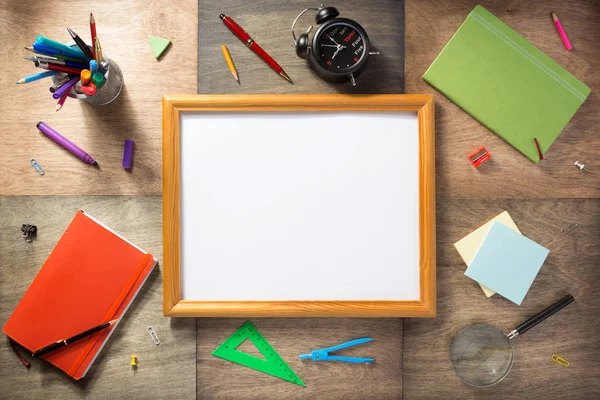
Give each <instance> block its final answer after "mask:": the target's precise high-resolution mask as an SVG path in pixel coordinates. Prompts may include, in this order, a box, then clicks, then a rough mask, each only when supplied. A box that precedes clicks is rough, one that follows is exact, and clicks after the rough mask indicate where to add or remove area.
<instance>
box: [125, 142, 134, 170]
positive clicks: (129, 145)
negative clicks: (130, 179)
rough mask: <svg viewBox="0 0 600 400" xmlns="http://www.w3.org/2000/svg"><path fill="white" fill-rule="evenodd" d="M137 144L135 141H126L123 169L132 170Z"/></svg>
mask: <svg viewBox="0 0 600 400" xmlns="http://www.w3.org/2000/svg"><path fill="white" fill-rule="evenodd" d="M134 146H135V142H134V141H133V140H126V141H125V150H124V151H123V168H125V169H131V165H132V163H133V147H134Z"/></svg>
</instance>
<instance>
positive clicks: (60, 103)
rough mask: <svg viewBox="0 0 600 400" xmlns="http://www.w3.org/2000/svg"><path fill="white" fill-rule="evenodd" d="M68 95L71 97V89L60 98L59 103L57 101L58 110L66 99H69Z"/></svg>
mask: <svg viewBox="0 0 600 400" xmlns="http://www.w3.org/2000/svg"><path fill="white" fill-rule="evenodd" d="M67 97H69V91H68V90H67V91H66V92H65V94H63V95H62V97H61V98H60V99H59V100H58V103H56V111H58V110H60V109H61V108H62V106H63V104H65V101H66V100H67Z"/></svg>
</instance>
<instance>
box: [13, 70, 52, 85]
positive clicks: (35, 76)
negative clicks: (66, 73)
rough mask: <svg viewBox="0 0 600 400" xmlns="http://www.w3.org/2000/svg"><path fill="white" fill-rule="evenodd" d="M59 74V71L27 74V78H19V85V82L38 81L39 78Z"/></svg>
mask: <svg viewBox="0 0 600 400" xmlns="http://www.w3.org/2000/svg"><path fill="white" fill-rule="evenodd" d="M57 74H58V72H56V71H45V72H40V73H39V74H35V75H31V76H27V77H25V78H21V79H19V80H18V81H17V85H18V84H19V83H29V82H33V81H37V80H38V79H42V78H47V77H49V76H54V75H57Z"/></svg>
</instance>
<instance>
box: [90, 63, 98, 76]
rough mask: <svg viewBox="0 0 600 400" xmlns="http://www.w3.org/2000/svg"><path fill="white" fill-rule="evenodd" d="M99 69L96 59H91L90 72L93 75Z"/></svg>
mask: <svg viewBox="0 0 600 400" xmlns="http://www.w3.org/2000/svg"><path fill="white" fill-rule="evenodd" d="M97 71H98V63H97V62H96V60H90V72H91V73H92V76H93V75H94V74H95V73H96V72H97Z"/></svg>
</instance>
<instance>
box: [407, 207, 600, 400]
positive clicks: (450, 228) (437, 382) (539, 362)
mask: <svg viewBox="0 0 600 400" xmlns="http://www.w3.org/2000/svg"><path fill="white" fill-rule="evenodd" d="M504 210H506V211H508V212H509V213H510V215H511V216H512V218H513V219H514V221H515V223H516V224H517V226H518V227H519V229H520V230H521V232H522V233H523V234H524V235H525V236H527V237H529V238H531V239H532V240H535V241H536V242H538V243H539V244H541V245H542V246H544V247H546V248H547V249H549V250H550V254H549V255H548V258H547V259H546V262H545V263H544V266H543V267H542V269H541V270H540V272H539V274H538V276H537V278H536V279H535V281H534V282H533V285H532V286H531V289H530V290H529V292H528V294H527V296H526V297H525V300H524V301H523V304H522V305H521V306H520V307H519V306H517V305H515V304H513V303H512V302H510V301H508V300H506V299H504V298H503V297H502V296H500V295H497V294H496V295H494V296H492V297H491V298H487V297H486V296H485V295H484V293H483V292H482V291H481V288H480V287H479V285H478V284H477V283H476V282H475V281H473V280H471V279H469V278H467V277H466V276H464V272H465V269H466V266H465V264H464V262H463V261H462V259H461V258H460V256H459V255H458V252H457V251H456V250H455V249H454V247H453V244H454V243H455V242H456V241H458V240H459V239H461V238H462V237H463V236H465V235H466V234H468V233H470V232H471V231H473V230H474V229H476V228H477V227H479V226H480V225H482V224H483V223H484V222H486V221H488V220H490V219H491V218H493V217H495V216H496V215H498V214H500V213H501V212H502V211H504ZM573 221H575V222H578V223H579V226H578V227H577V228H575V229H574V230H573V231H572V232H571V233H570V234H569V235H567V236H562V235H560V230H561V229H562V228H564V227H565V226H567V225H568V224H569V223H571V222H573ZM599 242H600V200H599V199H563V200H552V199H550V200H438V268H437V272H438V281H437V284H438V314H437V318H435V319H406V320H405V321H404V349H403V350H404V358H403V360H404V361H403V371H404V389H403V390H404V397H405V398H406V399H411V400H412V399H445V398H460V399H482V398H485V399H524V398H527V399H532V400H537V399H548V398H578V399H592V398H595V397H597V396H594V395H597V394H598V389H599V388H600V353H598V349H600V338H599V336H598V334H597V332H599V331H600V285H599V284H598V283H599V282H600V269H598V265H600V247H599V246H598V243H599ZM567 293H571V294H572V295H573V296H574V297H575V302H574V303H572V304H571V305H569V306H568V307H566V308H565V309H563V310H561V311H560V312H559V313H557V314H556V315H554V316H552V317H551V318H549V319H548V320H547V321H544V322H543V323H542V324H540V325H539V326H536V327H535V328H533V329H531V330H530V331H527V333H525V334H523V335H522V336H518V337H517V338H515V339H514V341H513V345H514V347H515V363H514V365H513V368H512V371H511V372H510V374H509V375H508V376H507V377H506V378H505V379H504V380H503V381H502V382H500V383H499V384H498V385H497V386H494V387H491V388H485V389H477V388H472V387H469V386H467V385H466V384H464V383H462V381H460V380H459V379H458V377H456V375H455V374H454V372H453V371H452V368H451V363H450V356H449V351H450V343H451V341H452V339H453V338H454V337H455V336H456V334H457V333H458V332H459V331H460V330H461V329H462V328H464V327H466V326H467V325H469V324H471V323H474V322H485V323H490V324H492V325H495V326H497V327H498V328H500V329H501V330H502V331H504V332H509V331H511V330H512V329H514V328H515V327H516V326H517V325H518V324H520V323H521V322H523V321H525V320H526V319H527V318H529V317H531V316H533V315H535V314H537V313H538V312H539V311H541V310H543V309H544V308H546V307H547V306H549V305H551V304H552V303H554V302H555V301H557V300H559V299H561V298H562V297H564V296H565V295H566V294H567ZM553 353H556V354H558V355H560V356H562V357H564V358H565V359H567V360H568V361H569V362H570V363H571V366H569V367H566V368H565V367H562V366H560V365H558V364H556V363H555V362H554V361H552V360H551V356H552V354H553Z"/></svg>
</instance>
